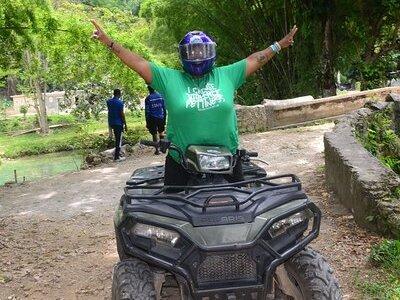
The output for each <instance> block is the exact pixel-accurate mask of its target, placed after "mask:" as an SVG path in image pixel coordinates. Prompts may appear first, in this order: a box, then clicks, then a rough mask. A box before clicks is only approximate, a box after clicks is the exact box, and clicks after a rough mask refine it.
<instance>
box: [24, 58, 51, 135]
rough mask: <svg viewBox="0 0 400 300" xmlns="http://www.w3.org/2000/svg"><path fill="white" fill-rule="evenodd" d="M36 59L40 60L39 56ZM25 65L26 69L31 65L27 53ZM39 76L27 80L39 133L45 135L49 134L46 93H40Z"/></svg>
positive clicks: (30, 59)
mask: <svg viewBox="0 0 400 300" xmlns="http://www.w3.org/2000/svg"><path fill="white" fill-rule="evenodd" d="M38 58H39V59H40V54H39V53H38ZM25 63H26V65H27V68H29V67H30V66H31V64H32V57H31V53H30V52H29V51H26V52H25ZM39 77H40V75H37V76H35V77H30V78H29V85H30V88H31V92H32V96H33V97H32V98H33V104H34V108H35V110H36V114H37V116H38V120H39V127H40V132H41V133H44V134H47V133H49V124H48V122H47V110H46V93H42V88H41V84H40V78H39Z"/></svg>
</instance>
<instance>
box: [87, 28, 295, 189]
mask: <svg viewBox="0 0 400 300" xmlns="http://www.w3.org/2000/svg"><path fill="white" fill-rule="evenodd" d="M92 23H93V25H94V27H95V31H94V33H93V37H94V38H95V39H97V40H99V41H100V42H101V43H103V44H104V45H105V46H107V47H108V48H109V49H110V51H112V52H113V53H114V54H115V55H116V56H118V57H119V59H121V61H122V62H123V63H124V64H126V65H127V66H128V67H130V68H131V69H133V70H134V71H135V72H136V73H138V74H139V76H141V77H142V78H143V79H144V81H145V82H146V83H147V84H148V85H150V86H151V87H152V88H153V89H155V90H157V91H158V92H159V93H160V94H161V95H162V96H163V98H164V100H165V106H166V109H167V112H168V119H167V139H168V140H170V141H171V142H172V143H173V144H175V145H176V146H178V147H179V148H180V149H181V150H182V151H183V152H185V150H186V148H187V147H188V146H189V145H220V146H225V147H227V148H228V149H229V150H230V151H231V152H232V154H236V151H237V149H238V145H239V138H238V128H237V121H236V111H235V108H234V101H233V100H234V93H235V91H236V90H237V89H238V88H239V87H240V86H241V85H242V84H243V83H244V82H245V80H246V77H247V76H249V75H251V74H253V73H254V72H256V71H257V70H258V69H260V68H261V67H263V66H264V65H265V64H266V63H267V62H268V61H269V60H270V59H271V58H272V57H273V56H274V55H275V54H277V53H279V52H280V51H281V50H283V49H285V48H287V47H289V46H291V45H293V43H294V36H295V34H296V32H297V30H298V28H297V27H296V25H295V26H293V28H292V29H291V31H290V32H289V33H288V34H287V35H286V36H285V37H284V38H282V39H281V40H280V41H279V42H277V41H276V42H273V43H272V44H271V45H270V46H269V47H267V48H265V49H264V50H261V51H258V52H255V53H253V54H251V55H249V56H248V57H247V58H244V59H242V60H239V61H237V62H235V63H233V64H230V65H226V66H221V67H215V66H214V64H215V60H216V57H217V53H216V47H217V45H216V43H215V42H214V41H213V40H212V38H210V37H209V36H208V35H207V34H205V33H204V32H202V31H197V30H196V31H190V32H188V33H187V34H186V35H185V36H184V37H183V39H182V40H181V41H180V43H179V48H178V50H179V57H180V60H181V63H182V67H183V70H176V69H171V68H166V67H162V66H158V65H157V64H155V63H153V62H149V61H147V60H146V59H144V58H142V57H141V56H140V55H138V54H137V53H134V52H132V51H130V50H128V49H126V48H124V47H123V46H121V45H120V44H118V43H117V41H114V40H113V39H111V38H110V37H109V36H108V35H107V34H106V33H105V32H104V30H103V29H102V28H101V27H100V25H99V24H98V23H97V22H96V21H95V20H92ZM188 178H189V176H188V173H187V171H186V170H185V169H184V168H183V167H182V166H181V165H180V163H179V157H178V155H177V153H175V152H173V151H171V152H170V153H168V154H167V157H166V161H165V178H164V184H165V185H167V186H169V185H179V186H184V185H186V184H187V181H188ZM242 178H243V174H242V166H241V164H240V160H238V161H237V163H236V165H235V168H234V172H233V175H232V176H231V178H228V180H229V181H239V180H242Z"/></svg>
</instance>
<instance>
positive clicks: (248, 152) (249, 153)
mask: <svg viewBox="0 0 400 300" xmlns="http://www.w3.org/2000/svg"><path fill="white" fill-rule="evenodd" d="M246 154H247V155H248V156H249V157H257V156H258V152H254V151H247V152H246Z"/></svg>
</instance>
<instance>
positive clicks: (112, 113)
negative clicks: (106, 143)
mask: <svg viewBox="0 0 400 300" xmlns="http://www.w3.org/2000/svg"><path fill="white" fill-rule="evenodd" d="M120 98H121V90H119V89H115V90H114V97H113V98H111V99H109V100H107V109H108V127H109V128H111V129H112V131H113V132H114V137H115V151H114V161H122V160H125V157H120V151H121V142H122V131H123V130H124V129H125V131H127V130H128V127H127V126H126V120H125V114H124V102H122V100H121V99H120Z"/></svg>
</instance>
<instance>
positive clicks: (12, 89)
mask: <svg viewBox="0 0 400 300" xmlns="http://www.w3.org/2000/svg"><path fill="white" fill-rule="evenodd" d="M16 94H17V77H16V76H15V75H10V76H8V77H7V91H6V96H7V98H11V96H13V95H16Z"/></svg>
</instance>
